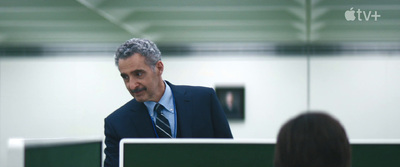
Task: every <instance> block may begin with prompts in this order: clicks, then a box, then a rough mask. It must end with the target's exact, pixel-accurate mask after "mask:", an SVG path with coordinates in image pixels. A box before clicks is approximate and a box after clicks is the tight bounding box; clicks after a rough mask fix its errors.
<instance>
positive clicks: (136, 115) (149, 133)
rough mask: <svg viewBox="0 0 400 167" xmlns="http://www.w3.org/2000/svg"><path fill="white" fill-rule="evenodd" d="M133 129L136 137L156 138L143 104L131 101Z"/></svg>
mask: <svg viewBox="0 0 400 167" xmlns="http://www.w3.org/2000/svg"><path fill="white" fill-rule="evenodd" d="M131 112H132V113H133V117H132V119H133V122H134V125H135V126H134V127H135V128H136V132H137V134H138V136H142V137H156V135H155V132H154V128H153V123H152V121H151V118H150V115H149V112H148V111H147V108H146V106H145V105H144V104H143V103H139V102H137V101H136V100H133V106H132V111H131Z"/></svg>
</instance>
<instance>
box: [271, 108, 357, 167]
mask: <svg viewBox="0 0 400 167" xmlns="http://www.w3.org/2000/svg"><path fill="white" fill-rule="evenodd" d="M350 159H351V147H350V144H349V140H348V138H347V135H346V132H345V129H344V128H343V127H342V125H341V124H340V123H339V121H337V120H336V119H334V118H333V117H331V116H330V115H328V114H326V113H323V112H307V113H304V114H301V115H299V116H297V117H295V118H293V119H291V120H289V121H288V122H287V123H286V124H284V125H283V126H282V128H281V129H280V131H279V134H278V140H277V144H276V148H275V160H274V165H275V167H350V164H351V161H350Z"/></svg>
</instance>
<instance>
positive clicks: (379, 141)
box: [350, 139, 400, 144]
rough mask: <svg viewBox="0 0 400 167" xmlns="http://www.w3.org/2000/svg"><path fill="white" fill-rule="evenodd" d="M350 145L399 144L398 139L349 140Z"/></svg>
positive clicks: (399, 140)
mask: <svg viewBox="0 0 400 167" xmlns="http://www.w3.org/2000/svg"><path fill="white" fill-rule="evenodd" d="M350 144H400V139H350Z"/></svg>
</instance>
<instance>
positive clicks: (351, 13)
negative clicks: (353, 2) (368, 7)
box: [344, 7, 381, 21]
mask: <svg viewBox="0 0 400 167" xmlns="http://www.w3.org/2000/svg"><path fill="white" fill-rule="evenodd" d="M355 13H357V16H358V17H356V15H355ZM371 13H372V11H368V13H367V12H366V11H362V10H360V9H358V10H357V11H355V10H353V7H352V8H350V10H346V12H344V17H345V18H346V20H347V21H354V20H356V18H357V20H358V21H363V18H362V17H361V16H362V15H361V14H363V16H364V20H365V21H369V19H370V18H371V17H373V18H375V21H378V17H381V15H378V11H375V12H374V14H372V15H371Z"/></svg>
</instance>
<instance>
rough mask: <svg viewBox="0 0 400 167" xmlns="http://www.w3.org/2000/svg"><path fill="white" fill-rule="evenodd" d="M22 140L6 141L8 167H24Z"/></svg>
mask: <svg viewBox="0 0 400 167" xmlns="http://www.w3.org/2000/svg"><path fill="white" fill-rule="evenodd" d="M24 158H25V155H24V139H19V138H18V139H17V138H14V139H9V140H8V158H7V166H8V167H24V161H23V159H24Z"/></svg>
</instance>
